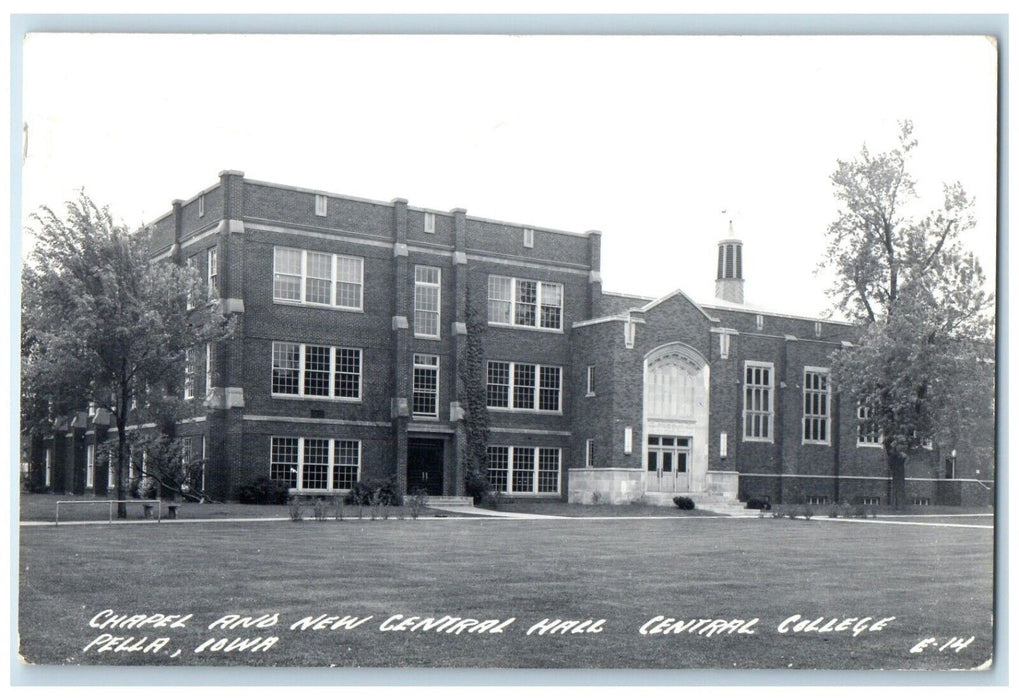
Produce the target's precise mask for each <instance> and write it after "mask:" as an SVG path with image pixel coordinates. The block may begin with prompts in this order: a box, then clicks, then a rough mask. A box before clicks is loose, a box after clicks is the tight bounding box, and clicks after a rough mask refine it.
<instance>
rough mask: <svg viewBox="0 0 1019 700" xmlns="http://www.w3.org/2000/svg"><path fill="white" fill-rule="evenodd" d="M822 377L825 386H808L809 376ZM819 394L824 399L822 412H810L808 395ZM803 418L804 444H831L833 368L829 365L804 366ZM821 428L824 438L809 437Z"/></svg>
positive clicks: (802, 432) (802, 433) (802, 434)
mask: <svg viewBox="0 0 1019 700" xmlns="http://www.w3.org/2000/svg"><path fill="white" fill-rule="evenodd" d="M809 375H815V376H817V377H821V378H822V381H823V384H824V388H823V389H814V388H811V387H808V386H807V384H808V376H809ZM814 395H817V396H818V397H819V398H820V399H821V400H823V406H821V412H820V413H808V412H807V408H808V397H811V396H814ZM802 397H803V403H802V406H803V420H802V421H801V431H800V432H801V437H802V439H803V443H802V444H804V445H831V370H830V369H829V368H828V367H809V366H808V367H804V368H803V394H802ZM817 430H820V431H821V432H823V433H824V439H818V438H814V437H808V435H814V434H816V431H817Z"/></svg>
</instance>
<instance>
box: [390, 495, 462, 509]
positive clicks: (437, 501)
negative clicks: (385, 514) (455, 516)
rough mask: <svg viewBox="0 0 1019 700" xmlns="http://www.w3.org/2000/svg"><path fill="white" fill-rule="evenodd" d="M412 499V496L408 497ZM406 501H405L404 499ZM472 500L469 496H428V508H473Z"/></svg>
mask: <svg viewBox="0 0 1019 700" xmlns="http://www.w3.org/2000/svg"><path fill="white" fill-rule="evenodd" d="M407 498H408V499H409V498H413V496H408V497H407ZM404 500H407V499H404ZM473 505H474V499H473V498H471V497H470V496H428V506H430V507H433V508H441V507H442V506H473Z"/></svg>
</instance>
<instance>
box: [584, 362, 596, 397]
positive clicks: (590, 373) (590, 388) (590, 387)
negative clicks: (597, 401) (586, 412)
mask: <svg viewBox="0 0 1019 700" xmlns="http://www.w3.org/2000/svg"><path fill="white" fill-rule="evenodd" d="M594 379H595V377H594V365H588V366H587V393H586V394H585V396H595V393H594V387H595V384H594Z"/></svg>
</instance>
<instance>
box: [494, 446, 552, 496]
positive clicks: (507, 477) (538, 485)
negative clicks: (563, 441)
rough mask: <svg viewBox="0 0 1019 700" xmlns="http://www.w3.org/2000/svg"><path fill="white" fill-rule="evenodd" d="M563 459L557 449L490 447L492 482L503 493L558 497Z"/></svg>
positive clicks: (495, 488) (496, 489)
mask: <svg viewBox="0 0 1019 700" xmlns="http://www.w3.org/2000/svg"><path fill="white" fill-rule="evenodd" d="M561 458H562V454H561V451H560V450H559V448H557V447H508V446H503V445H489V447H488V479H489V481H490V482H491V484H492V488H493V489H494V490H495V491H499V492H502V493H516V494H527V493H530V494H557V493H559V481H560V472H561V468H560V462H561Z"/></svg>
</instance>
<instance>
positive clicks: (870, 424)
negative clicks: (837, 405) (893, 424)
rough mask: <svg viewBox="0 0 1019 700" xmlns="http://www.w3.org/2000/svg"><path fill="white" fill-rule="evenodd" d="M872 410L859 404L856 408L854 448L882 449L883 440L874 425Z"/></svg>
mask: <svg viewBox="0 0 1019 700" xmlns="http://www.w3.org/2000/svg"><path fill="white" fill-rule="evenodd" d="M873 413H874V411H873V409H871V407H870V406H865V405H864V404H859V405H858V406H857V407H856V420H857V426H856V446H857V447H882V446H883V443H884V440H883V439H882V436H881V431H880V430H878V427H877V425H876V424H875V423H874V418H873Z"/></svg>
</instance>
